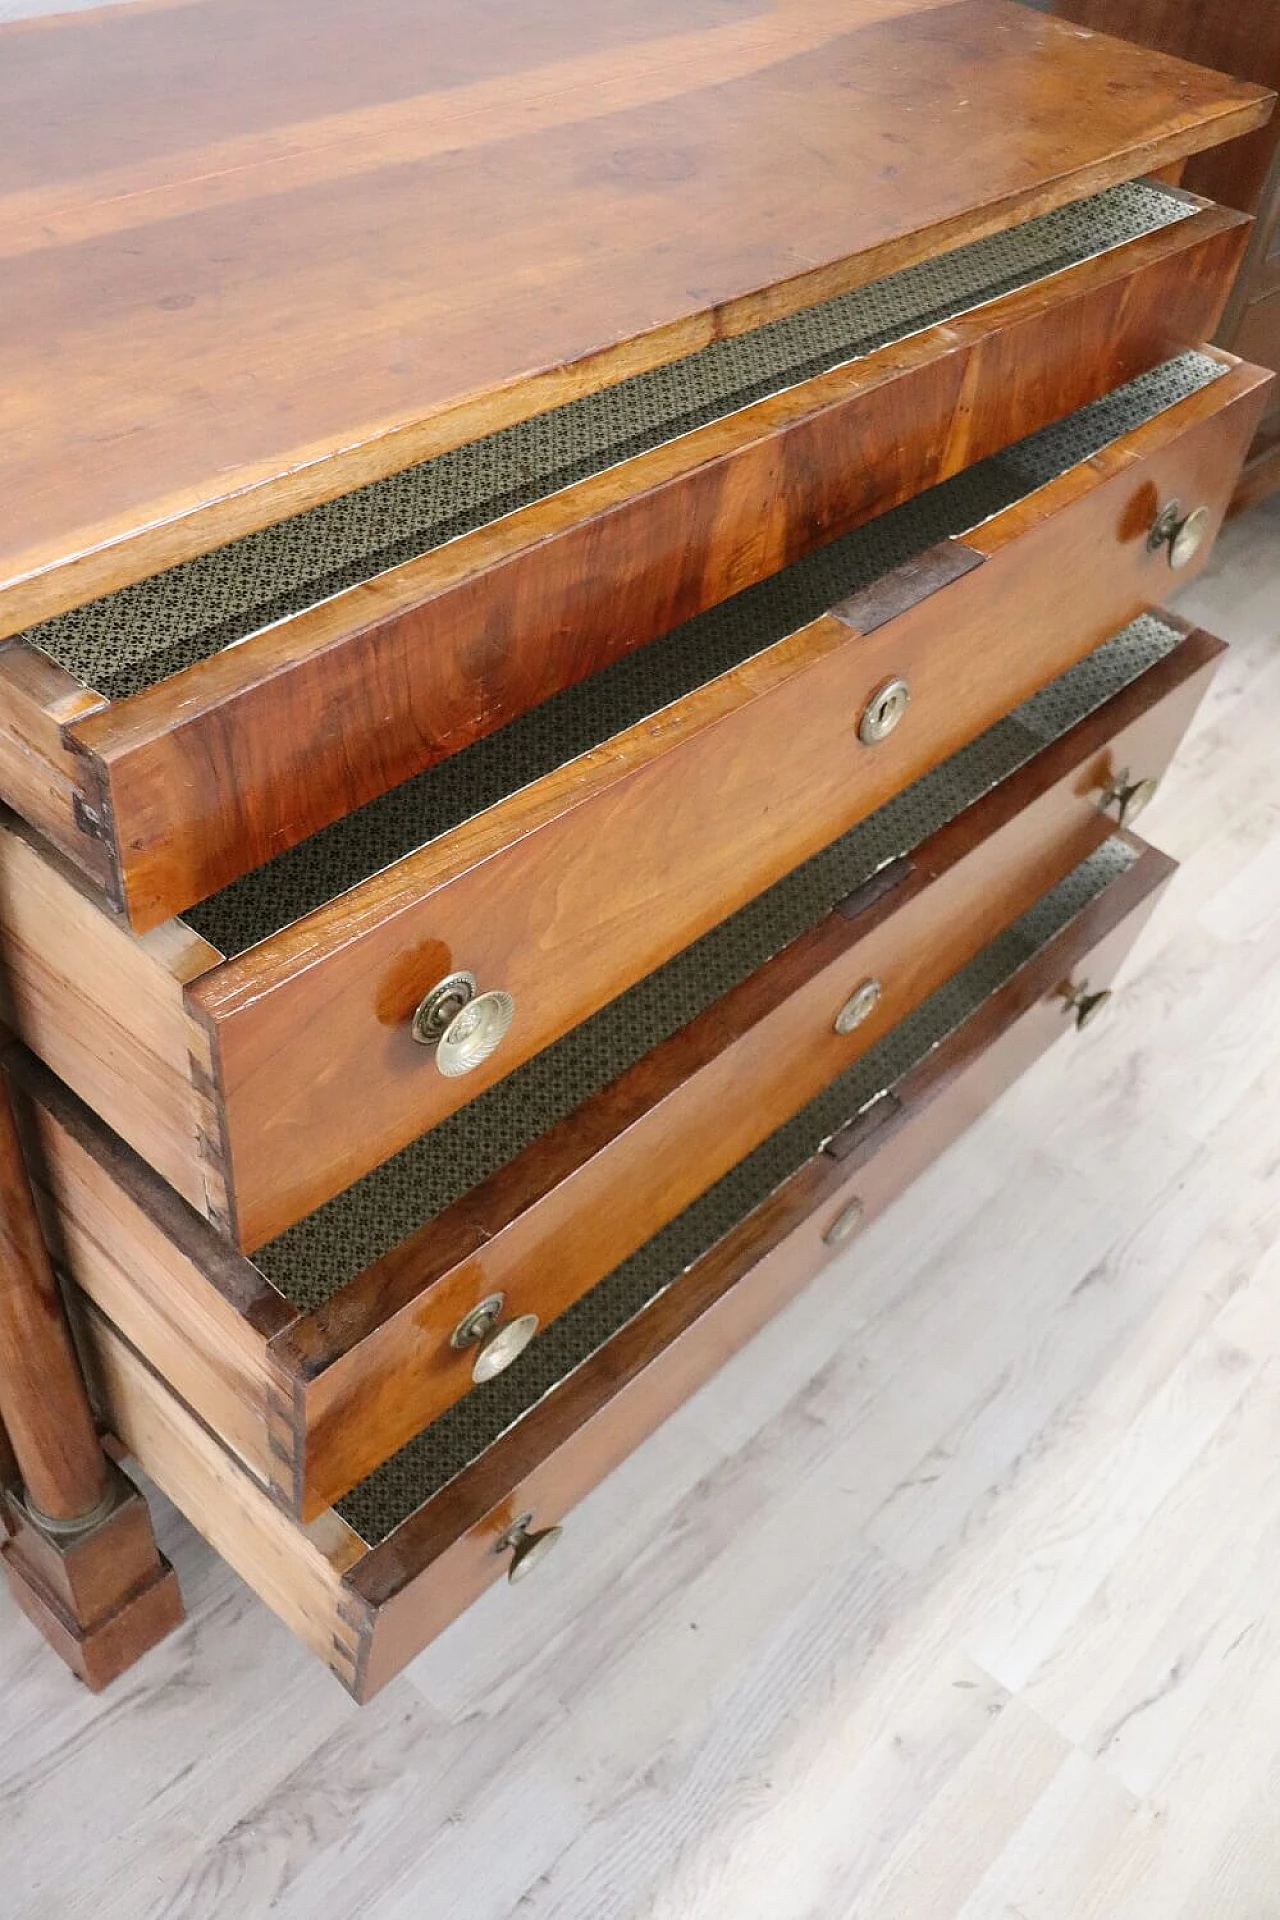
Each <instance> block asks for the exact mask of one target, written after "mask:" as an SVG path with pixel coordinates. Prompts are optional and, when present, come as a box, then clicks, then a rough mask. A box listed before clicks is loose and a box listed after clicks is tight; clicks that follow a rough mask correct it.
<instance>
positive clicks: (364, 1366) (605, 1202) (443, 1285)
mask: <svg viewBox="0 0 1280 1920" xmlns="http://www.w3.org/2000/svg"><path fill="white" fill-rule="evenodd" d="M1222 651H1223V649H1222V643H1221V642H1220V641H1218V640H1215V639H1214V638H1213V637H1212V636H1210V635H1208V634H1204V633H1195V634H1189V635H1188V637H1187V639H1186V640H1185V641H1184V642H1183V643H1182V645H1181V646H1180V647H1179V648H1178V649H1177V650H1176V651H1175V652H1174V653H1173V654H1171V655H1170V656H1169V657H1168V658H1167V659H1166V660H1164V661H1163V662H1161V663H1160V665H1159V666H1157V667H1154V668H1152V669H1150V670H1149V671H1148V672H1147V673H1145V674H1143V675H1142V676H1141V678H1140V679H1139V680H1137V681H1135V682H1134V683H1133V684H1132V685H1131V686H1129V687H1127V688H1126V689H1125V690H1124V691H1123V692H1122V693H1121V694H1118V695H1117V696H1116V697H1115V698H1114V699H1112V700H1110V701H1108V702H1107V703H1106V705H1105V706H1103V707H1102V708H1100V709H1099V710H1098V711H1097V712H1096V713H1094V714H1091V715H1090V716H1089V718H1088V719H1087V720H1085V721H1082V722H1081V723H1080V724H1079V725H1078V726H1076V727H1073V728H1072V729H1071V730H1070V732H1069V733H1067V734H1065V735H1064V736H1063V737H1062V738H1061V739H1060V740H1058V741H1056V742H1055V743H1054V744H1053V745H1052V746H1051V747H1049V748H1047V749H1045V751H1044V752H1042V753H1040V754H1038V755H1037V756H1036V758H1035V760H1034V761H1033V762H1032V763H1031V764H1030V765H1029V766H1028V767H1026V768H1025V769H1024V770H1023V771H1022V772H1021V773H1018V774H1015V775H1014V776H1013V777H1012V778H1011V779H1009V780H1006V781H1003V782H1001V784H1000V786H999V787H998V788H997V789H996V790H995V791H994V792H993V793H991V794H990V795H988V796H987V797H986V798H985V799H984V800H982V801H980V802H978V803H977V804H976V805H975V806H972V807H969V808H967V809H966V811H965V812H964V813H963V814H962V815H960V816H959V818H957V819H956V820H955V821H953V822H952V823H951V824H950V825H949V826H947V827H944V828H943V829H941V831H939V832H938V833H936V834H934V835H933V836H932V837H931V838H930V839H929V840H928V841H927V842H926V843H925V844H924V845H923V846H921V847H919V848H917V849H915V850H914V851H913V852H912V854H911V855H910V857H909V858H908V859H907V860H904V861H902V862H901V863H900V869H899V873H898V877H897V881H896V884H894V885H891V886H888V887H885V888H883V889H882V890H876V889H874V888H872V889H868V893H869V894H871V895H874V897H871V898H868V899H867V900H866V901H865V902H860V901H859V900H858V899H857V898H856V897H855V898H854V899H853V900H851V901H849V902H848V903H846V905H845V906H843V907H842V908H839V909H837V910H836V911H835V912H833V913H832V914H831V915H830V916H829V917H828V918H827V919H826V920H825V921H823V922H821V923H820V924H819V925H817V926H815V927H814V928H813V929H812V930H811V932H810V933H808V934H806V935H804V936H803V937H802V938H800V939H798V940H796V941H794V942H793V943H792V945H791V946H790V947H788V948H787V949H785V950H784V951H783V952H782V953H780V954H778V955H777V956H776V957H775V958H774V959H773V960H771V961H769V962H768V963H767V964H766V965H765V966H763V967H761V968H760V969H759V970H758V971H757V972H756V973H755V974H753V975H751V976H750V977H749V978H748V979H747V980H745V981H743V983H742V984H741V986H740V987H738V988H736V989H734V991H733V992H731V993H730V994H728V995H726V996H725V997H724V998H723V999H721V1000H718V1001H717V1002H715V1004H714V1005H713V1006H711V1007H709V1008H708V1009H707V1010H706V1012H705V1013H704V1014H703V1015H702V1016H700V1017H699V1018H698V1019H697V1020H695V1021H694V1022H692V1023H691V1024H690V1025H689V1026H687V1027H685V1028H683V1029H682V1030H681V1031H680V1032H678V1033H676V1034H674V1035H673V1036H672V1038H671V1039H670V1040H669V1041H667V1042H666V1043H665V1044H663V1045H662V1046H660V1047H658V1048H656V1049H655V1050H654V1051H653V1052H652V1053H650V1054H648V1055H646V1057H645V1058H644V1059H643V1060H641V1061H639V1062H638V1063H637V1064H636V1066H635V1067H634V1068H632V1069H631V1070H630V1071H629V1072H627V1073H626V1074H624V1075H622V1076H621V1078H619V1079H618V1080H616V1081H614V1082H613V1083H612V1084H611V1085H610V1086H608V1087H606V1088H604V1089H603V1090H602V1091H601V1092H600V1093H599V1094H598V1095H597V1096H596V1097H595V1098H594V1099H592V1100H590V1101H588V1102H587V1103H586V1104H585V1105H584V1106H583V1107H581V1108H580V1109H579V1110H578V1111H577V1112H575V1113H573V1114H572V1115H570V1116H569V1117H568V1118H567V1119H566V1120H565V1121H564V1122H563V1123H562V1124H561V1125H559V1126H557V1127H555V1128H554V1129H552V1130H551V1132H550V1133H548V1134H546V1135H544V1136H543V1137H542V1138H541V1139H539V1140H537V1141H535V1142H534V1143H533V1145H532V1146H531V1147H529V1148H528V1149H527V1150H526V1151H525V1152H524V1153H522V1154H520V1155H519V1156H518V1157H517V1158H516V1159H515V1160H513V1161H512V1162H510V1163H509V1164H508V1165H506V1166H505V1167H502V1168H500V1169H499V1170H498V1171H497V1172H496V1173H495V1174H494V1175H493V1176H492V1177H491V1178H490V1179H489V1180H487V1181H485V1182H484V1183H483V1184H482V1185H481V1186H479V1187H477V1188H475V1189H473V1191H472V1192H471V1193H469V1194H468V1195H467V1196H466V1197H465V1199H463V1200H462V1201H460V1202H459V1203H458V1204H457V1205H456V1206H454V1207H451V1208H449V1209H447V1210H446V1212H445V1213H444V1214H442V1215H441V1216H440V1217H439V1218H438V1219H436V1220H434V1221H433V1222H431V1224H430V1225H429V1226H427V1227H425V1228H424V1229H423V1230H422V1231H421V1232H420V1233H418V1234H415V1235H413V1236H411V1237H410V1238H409V1239H408V1240H406V1241H405V1242H404V1243H402V1245H401V1246H399V1247H398V1248H396V1249H395V1251H394V1252H393V1253H391V1254H390V1255H388V1256H387V1257H386V1258H385V1259H383V1260H380V1261H378V1262H376V1263H375V1264H374V1265H373V1266H371V1267H370V1268H368V1269H367V1270H366V1271H365V1272H364V1273H363V1274H360V1275H359V1276H358V1277H357V1278H356V1279H354V1280H353V1281H351V1282H350V1283H349V1284H348V1285H347V1286H345V1287H344V1288H342V1290H341V1292H340V1293H339V1294H338V1295H336V1296H335V1298H334V1299H333V1300H332V1301H331V1302H330V1303H329V1304H328V1305H327V1306H326V1307H322V1308H320V1309H319V1310H318V1311H317V1312H315V1313H314V1314H309V1315H306V1316H304V1317H303V1318H301V1319H299V1320H297V1321H296V1322H294V1323H293V1325H291V1326H289V1327H287V1328H285V1330H284V1331H283V1332H282V1333H280V1334H278V1335H277V1336H276V1337H275V1338H274V1339H273V1340H272V1341H271V1343H270V1353H271V1361H272V1364H273V1366H274V1367H277V1368H279V1369H280V1371H281V1373H282V1375H283V1381H282V1385H283V1388H284V1394H283V1398H284V1401H285V1404H286V1405H287V1406H289V1408H290V1410H291V1413H292V1418H291V1420H289V1421H288V1422H287V1424H286V1423H277V1425H276V1428H275V1439H276V1445H275V1446H274V1447H273V1451H272V1473H271V1478H272V1480H273V1482H274V1483H275V1484H276V1485H277V1486H278V1487H279V1489H280V1491H281V1494H282V1497H283V1498H285V1499H286V1500H287V1501H288V1502H289V1503H290V1504H291V1505H297V1506H299V1507H300V1509H301V1511H302V1513H303V1515H304V1517H308V1518H310V1517H311V1516H313V1515H314V1514H315V1513H316V1512H318V1511H319V1510H320V1509H321V1508H322V1507H324V1506H326V1505H328V1504H329V1503H330V1502H332V1501H334V1500H337V1499H339V1498H340V1497H341V1496H342V1495H343V1494H344V1493H346V1492H347V1491H348V1490H349V1489H350V1488H351V1487H352V1486H353V1485H354V1484H355V1483H356V1481H357V1480H360V1479H362V1478H363V1477H364V1476H365V1475H366V1474H367V1473H369V1472H371V1471H372V1470H373V1468H374V1467H376V1466H378V1465H380V1464H381V1462H382V1461H383V1460H385V1459H387V1458H389V1456H390V1455H391V1454H392V1453H393V1452H394V1451H395V1450H396V1449H397V1448H398V1447H399V1446H402V1445H403V1444H404V1443H405V1442H406V1441H408V1440H410V1439H411V1438H412V1437H413V1435H414V1434H415V1433H418V1432H420V1431H421V1429H422V1428H423V1427H424V1426H425V1425H426V1423H427V1421H428V1420H431V1419H435V1418H436V1417H437V1415H438V1414H440V1413H442V1412H443V1411H444V1410H445V1408H446V1407H447V1406H449V1405H451V1404H452V1403H453V1402H454V1401H455V1400H457V1399H458V1398H460V1397H461V1395H463V1394H464V1393H466V1392H468V1391H470V1388H471V1378H470V1375H471V1366H472V1361H473V1359H474V1352H473V1351H469V1350H467V1349H463V1350H462V1351H461V1352H459V1351H457V1350H456V1349H454V1348H453V1347H452V1346H451V1345H450V1335H451V1333H452V1331H453V1329H454V1327H455V1326H456V1325H457V1323H458V1322H459V1320H460V1319H461V1318H462V1316H463V1315H464V1314H465V1313H466V1312H467V1311H468V1310H469V1309H470V1308H472V1307H473V1306H474V1305H475V1304H476V1302H477V1301H479V1300H481V1299H483V1298H484V1297H485V1296H487V1295H489V1294H492V1293H502V1294H505V1296H506V1306H505V1308H504V1318H506V1319H510V1318H513V1317H514V1316H516V1315H518V1314H522V1313H534V1314H536V1315H537V1316H538V1317H539V1319H540V1321H541V1322H542V1323H543V1324H544V1325H545V1323H546V1322H547V1321H548V1320H550V1319H551V1318H552V1317H554V1316H555V1315H556V1314H558V1313H561V1312H563V1311H564V1309H565V1308H566V1307H567V1306H569V1305H570V1304H571V1303H572V1302H573V1301H574V1300H576V1299H578V1298H579V1297H580V1296H581V1295H582V1294H583V1293H584V1292H585V1291H586V1290H587V1288H588V1287H590V1286H592V1285H594V1283H595V1282H596V1281H597V1280H599V1279H601V1278H602V1277H603V1276H604V1275H605V1274H606V1273H608V1272H609V1271H610V1270H611V1269H612V1268H613V1267H615V1266H617V1265H619V1264H620V1263H621V1262H622V1261H623V1260H624V1259H625V1258H627V1256H628V1255H629V1254H631V1253H633V1252H634V1251H635V1249H636V1248H637V1247H639V1246H641V1245H642V1244H643V1242H644V1241H645V1240H647V1239H648V1238H650V1236H651V1235H652V1234H654V1233H656V1232H657V1231H658V1229H659V1228H660V1227H661V1226H663V1225H665V1223H666V1222H667V1221H668V1220H670V1219H672V1218H674V1216H675V1215H676V1214H677V1213H678V1212H679V1211H680V1210H681V1208H682V1207H685V1206H687V1205H689V1204H690V1202H691V1201H693V1200H694V1199H695V1198H696V1197H697V1196H698V1195H699V1194H700V1193H702V1192H705V1191H706V1189H707V1188H708V1187H709V1186H711V1184H712V1183H713V1182H714V1181H715V1180H717V1179H719V1178H720V1176H721V1175H722V1174H724V1173H727V1172H728V1170H729V1169H730V1167H732V1166H733V1165H734V1164H735V1163H736V1162H737V1161H738V1160H740V1159H742V1158H743V1157H744V1155H746V1154H747V1153H749V1152H750V1151H751V1150H752V1149H753V1148H754V1147H756V1146H757V1145H759V1143H760V1142H761V1141H762V1140H764V1139H765V1138H766V1137H767V1136H768V1135H769V1134H770V1133H772V1132H774V1131H775V1130H776V1129H777V1128H778V1127H780V1126H781V1125H782V1124H783V1123H784V1121H786V1120H787V1119H789V1118H790V1117H791V1115H792V1114H793V1113H795V1112H796V1111H798V1109H799V1108H800V1107H801V1106H803V1104H804V1103H805V1102H806V1101H807V1100H809V1099H812V1098H813V1097H814V1096H815V1095H816V1094H817V1093H819V1092H820V1091H821V1089H822V1088H823V1087H824V1086H825V1085H826V1084H827V1083H828V1082H830V1081H831V1080H832V1079H833V1078H834V1077H835V1075H836V1074H837V1073H838V1072H843V1071H844V1070H845V1068H846V1067H847V1066H849V1065H851V1064H852V1062H853V1061H854V1060H856V1059H858V1058H859V1057H860V1056H861V1055H862V1054H864V1053H865V1052H866V1051H867V1050H868V1048H870V1047H872V1046H874V1045H875V1044H876V1042H877V1041H878V1040H879V1039H881V1038H882V1037H883V1035H884V1034H885V1033H886V1032H887V1031H888V1030H889V1028H890V1027H892V1026H893V1025H894V1024H895V1023H896V1022H897V1021H899V1020H901V1019H902V1018H903V1017H904V1016H905V1015H906V1014H907V1013H908V1012H909V1011H911V1009H912V1008H914V1007H916V1006H918V1005H919V1004H920V1002H921V1001H922V1000H923V999H924V998H925V997H926V996H927V995H928V994H930V993H932V992H933V991H934V990H935V989H936V988H937V987H939V986H941V985H942V983H943V981H944V980H946V979H948V978H950V977H951V975H952V974H954V973H957V972H958V971H959V970H960V968H961V967H962V966H964V965H965V963H966V962H967V961H968V960H969V959H971V958H972V957H973V955H974V954H975V953H976V952H977V951H978V949H979V948H980V947H981V946H982V945H984V944H985V943H986V942H987V941H989V940H991V939H993V938H994V937H995V935H996V933H997V932H998V931H999V930H1000V929H1002V928H1003V927H1005V926H1007V925H1009V924H1010V923H1011V922H1012V921H1013V920H1015V919H1016V918H1017V917H1018V915H1019V914H1021V913H1023V912H1025V911H1026V909H1027V908H1028V907H1029V906H1030V905H1031V904H1032V902H1033V901H1034V900H1035V899H1036V898H1038V897H1039V896H1040V895H1041V894H1042V893H1044V892H1046V891H1047V890H1048V889H1049V888H1050V887H1052V886H1055V885H1056V884H1057V882H1058V881H1059V880H1060V879H1061V878H1062V877H1063V876H1064V875H1065V874H1066V873H1068V872H1069V871H1070V870H1071V868H1072V867H1074V866H1075V865H1077V864H1078V863H1079V862H1080V861H1081V860H1083V859H1085V858H1086V857H1087V855H1088V854H1090V853H1091V852H1092V851H1093V849H1094V848H1095V847H1096V846H1097V845H1098V844H1099V843H1100V842H1101V840H1102V839H1103V838H1104V837H1105V836H1106V835H1107V834H1108V833H1109V832H1111V831H1112V830H1113V827H1114V815H1113V814H1112V815H1108V814H1107V813H1105V812H1102V811H1101V810H1100V809H1099V804H1098V797H1099V794H1100V792H1101V791H1102V790H1103V789H1104V788H1105V786H1106V784H1107V781H1108V780H1109V779H1110V778H1112V777H1113V776H1114V774H1115V773H1116V771H1117V770H1118V769H1119V768H1121V767H1125V766H1127V767H1130V768H1133V769H1140V770H1141V773H1142V775H1143V777H1155V778H1158V777H1159V776H1160V775H1161V774H1162V773H1163V771H1164V769H1165V767H1166V766H1167V765H1168V762H1169V760H1170V759H1171V758H1172V755H1173V753H1174V752H1175V751H1176V748H1177V744H1178V742H1179V740H1180V739H1181V738H1182V735H1183V733H1184V732H1185V730H1186V728H1187V726H1188V724H1189V722H1190V720H1191V717H1192V715H1193V713H1194V711H1195V709H1196V707H1197V705H1198V704H1199V702H1200V700H1201V699H1202V698H1203V696H1204V693H1205V690H1206V688H1207V686H1208V684H1209V681H1210V678H1211V677H1212V675H1213V673H1214V671H1215V669H1216V667H1217V665H1218V662H1219V660H1220V658H1221V654H1222ZM1132 777H1134V778H1136V777H1137V773H1136V772H1134V774H1133V776H1132ZM869 977H874V978H876V979H877V980H879V981H880V982H881V983H882V988H883V991H882V994H881V998H880V1002H879V1005H878V1006H877V1008H876V1010H875V1012H874V1014H873V1015H872V1016H871V1018H870V1019H869V1020H867V1021H866V1022H864V1023H863V1024H862V1025H861V1026H859V1027H858V1028H857V1029H856V1030H855V1032H854V1033H853V1034H851V1035H848V1036H841V1035H838V1034H837V1033H836V1032H835V1031H834V1027H833V1017H834V1013H835V1010H836V1009H837V1008H838V1007H839V1006H840V1005H841V1004H842V1002H843V1000H844V999H845V998H846V996H847V995H848V994H849V992H850V991H851V990H852V989H853V988H854V987H855V986H857V985H858V983H859V982H860V981H862V980H864V979H867V978H869Z"/></svg>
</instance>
